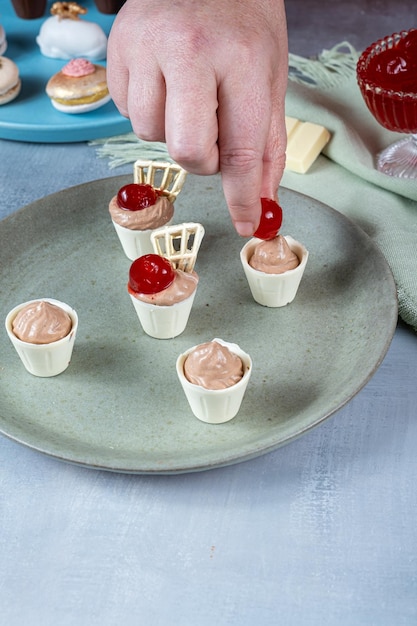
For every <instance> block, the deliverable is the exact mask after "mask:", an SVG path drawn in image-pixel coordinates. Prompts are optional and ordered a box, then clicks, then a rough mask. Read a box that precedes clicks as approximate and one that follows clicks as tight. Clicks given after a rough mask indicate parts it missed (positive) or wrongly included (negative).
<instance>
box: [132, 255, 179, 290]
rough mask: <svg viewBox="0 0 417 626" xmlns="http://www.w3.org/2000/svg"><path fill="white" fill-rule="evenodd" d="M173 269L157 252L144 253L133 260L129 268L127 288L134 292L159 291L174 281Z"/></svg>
mask: <svg viewBox="0 0 417 626" xmlns="http://www.w3.org/2000/svg"><path fill="white" fill-rule="evenodd" d="M174 278H175V270H174V268H173V267H172V265H171V263H170V262H169V261H168V259H165V258H164V257H162V256H159V254H145V255H144V256H141V257H139V258H138V259H136V260H135V261H133V263H132V265H131V266H130V270H129V284H128V289H129V290H130V291H132V292H134V293H145V294H152V293H159V292H160V291H163V290H164V289H166V288H167V287H169V286H170V284H171V283H172V282H174Z"/></svg>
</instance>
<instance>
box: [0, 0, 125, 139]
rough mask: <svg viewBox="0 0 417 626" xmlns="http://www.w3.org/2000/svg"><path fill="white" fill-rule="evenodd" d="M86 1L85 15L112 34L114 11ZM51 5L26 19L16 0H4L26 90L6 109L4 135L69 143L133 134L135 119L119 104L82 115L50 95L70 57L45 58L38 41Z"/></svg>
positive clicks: (4, 20)
mask: <svg viewBox="0 0 417 626" xmlns="http://www.w3.org/2000/svg"><path fill="white" fill-rule="evenodd" d="M80 4H81V5H82V6H84V7H85V8H86V9H87V10H88V13H87V14H86V16H85V19H88V20H89V21H91V22H97V23H98V24H100V26H101V27H102V28H103V30H104V32H105V33H106V34H108V33H109V32H110V28H111V26H112V24H113V20H114V15H104V14H103V13H100V12H99V11H98V10H97V9H96V7H95V4H94V2H92V0H80ZM49 9H50V3H48V5H47V10H46V13H45V16H44V17H42V18H40V19H36V20H23V19H21V18H19V17H17V16H16V14H15V12H14V10H13V7H12V3H11V2H9V1H7V0H3V1H2V3H1V12H0V23H1V24H2V26H3V28H4V30H5V32H6V39H7V43H8V46H7V50H6V52H5V53H4V56H7V57H8V58H9V59H12V60H13V61H14V62H15V63H16V64H17V66H18V67H19V72H20V77H21V79H22V90H21V92H20V94H19V96H18V97H17V98H16V100H13V101H12V102H10V103H8V104H4V105H2V106H1V107H0V138H1V139H12V140H15V141H32V142H39V143H69V142H75V141H89V140H91V139H98V138H99V137H109V136H112V135H119V134H123V133H128V132H131V130H132V127H131V124H130V122H129V120H126V119H125V118H124V117H122V116H121V115H120V114H119V112H118V111H117V109H116V107H115V105H114V104H113V102H109V103H108V104H106V105H105V106H103V107H101V108H100V109H96V110H95V111H91V112H90V113H82V114H76V115H74V114H72V115H71V114H65V113H60V112H59V111H57V110H56V109H54V107H53V106H52V104H51V101H50V99H49V98H48V96H47V95H46V93H45V86H46V83H47V81H48V80H49V78H50V77H51V76H52V74H55V73H56V72H58V71H59V70H60V69H61V68H62V67H63V66H64V65H65V63H66V61H64V60H62V59H49V58H48V57H45V56H43V55H42V54H41V53H40V50H39V46H38V44H37V43H36V39H35V38H36V36H37V34H38V33H39V30H40V27H41V25H42V23H43V22H44V21H45V19H46V18H47V17H49V15H50V13H49ZM103 64H105V62H103Z"/></svg>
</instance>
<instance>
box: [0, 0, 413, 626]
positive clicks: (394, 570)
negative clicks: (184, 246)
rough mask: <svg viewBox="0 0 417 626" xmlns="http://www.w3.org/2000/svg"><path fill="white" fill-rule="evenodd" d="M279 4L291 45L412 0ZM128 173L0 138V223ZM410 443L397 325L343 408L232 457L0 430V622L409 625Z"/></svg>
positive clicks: (399, 13) (88, 151) (331, 34)
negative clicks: (166, 456) (188, 463)
mask: <svg viewBox="0 0 417 626" xmlns="http://www.w3.org/2000/svg"><path fill="white" fill-rule="evenodd" d="M355 7H356V8H355ZM307 8H308V9H309V11H307ZM287 10H288V22H289V29H290V49H291V51H292V52H296V53H298V54H313V53H314V52H317V51H320V50H321V49H322V48H324V47H328V46H331V45H334V44H335V43H337V42H338V41H341V40H342V39H349V40H350V41H352V43H353V44H354V45H356V46H357V47H361V46H364V45H365V44H366V43H368V42H370V41H373V40H374V39H375V38H377V37H378V36H380V35H381V36H382V35H385V34H387V33H388V32H393V31H395V30H396V29H399V28H403V27H408V26H409V25H410V16H411V13H412V11H414V15H415V7H414V0H410V1H408V2H406V1H402V2H398V3H396V2H394V1H393V0H392V1H391V2H382V1H375V2H371V1H370V0H368V1H366V2H361V1H358V2H356V3H355V2H353V3H352V2H343V1H341V2H337V1H336V2H333V3H330V2H320V1H317V2H315V1H312V2H309V1H308V0H305V1H304V2H301V0H298V1H294V2H288V7H287ZM326 10H327V13H326ZM325 15H326V16H327V17H324V16H325ZM130 171H131V167H130V166H126V167H124V168H119V169H118V170H116V171H109V169H108V164H107V162H106V161H105V160H101V159H98V158H97V157H96V154H95V150H94V148H93V147H91V146H88V145H87V144H85V143H76V144H66V145H63V144H56V145H48V144H31V143H21V142H13V141H5V140H0V187H1V194H0V218H4V217H6V216H7V215H9V214H11V213H13V212H14V211H16V210H18V209H19V208H20V207H22V206H24V205H26V204H28V203H30V202H31V201H33V200H35V199H38V198H42V197H43V196H46V195H48V194H50V193H52V192H54V191H58V190H61V189H64V188H66V187H69V186H72V185H76V184H78V183H82V182H86V181H90V180H95V179H99V178H104V177H107V176H109V175H114V174H119V173H129V172H130ZM416 450H417V337H416V335H415V333H413V332H412V331H411V330H410V329H409V328H407V327H405V326H404V325H403V324H401V323H400V324H399V325H398V328H397V330H396V332H395V335H394V338H393V341H392V344H391V346H390V348H389V350H388V353H387V355H386V357H385V359H384V361H383V363H382V365H381V366H380V368H379V369H378V371H377V372H376V374H375V375H374V376H373V378H372V379H371V380H370V381H369V382H368V383H367V385H366V386H365V387H364V388H363V389H362V390H361V391H360V392H359V393H358V394H357V395H356V396H355V397H354V398H353V399H352V400H351V401H350V402H349V403H348V404H347V405H346V406H345V407H344V408H343V409H341V410H340V411H338V412H337V413H336V414H335V415H334V416H333V417H331V418H330V419H329V420H327V421H326V422H324V423H323V424H322V425H321V426H319V427H318V428H316V429H314V430H312V431H310V432H309V433H308V434H306V435H304V436H303V437H301V438H299V439H298V440H296V441H294V442H293V443H291V444H289V445H287V446H285V447H283V448H280V449H279V450H277V451H275V452H272V453H269V454H266V455H264V456H261V457H259V458H257V459H254V460H251V461H246V462H244V463H240V464H236V465H233V466H229V467H225V468H221V469H215V470H211V471H206V472H200V473H192V474H183V475H173V476H147V475H127V474H117V473H111V472H104V471H97V470H92V469H85V468H82V467H77V466H74V465H71V464H67V463H64V462H60V461H57V460H55V459H52V458H50V457H48V456H45V455H43V454H41V453H39V452H36V451H33V450H31V449H29V448H27V447H25V446H23V445H20V444H18V443H16V442H14V441H12V440H9V439H8V438H6V437H0V624H4V625H5V626H52V625H58V626H66V625H73V624H74V625H75V624H77V625H79V626H95V625H97V626H98V625H100V626H116V625H117V626H118V625H121V624H124V625H129V626H130V625H137V624H138V625H139V624H140V625H146V626H159V625H161V626H165V625H167V626H168V625H171V624H172V625H177V624H178V625H184V626H204V625H206V624H213V623H214V624H218V625H219V626H223V625H232V624H233V625H237V626H242V625H252V624H257V625H259V626H260V625H275V624H280V625H281V624H282V625H283V626H309V625H327V624H329V625H331V626H333V625H334V626H347V625H349V626H362V625H363V626H365V625H366V626H370V625H375V626H394V625H395V626H411V625H415V624H417V525H416V519H417V452H416Z"/></svg>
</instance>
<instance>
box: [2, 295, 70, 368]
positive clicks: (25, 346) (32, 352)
mask: <svg viewBox="0 0 417 626" xmlns="http://www.w3.org/2000/svg"><path fill="white" fill-rule="evenodd" d="M39 301H43V302H48V303H50V304H52V305H55V306H56V307H58V308H60V309H62V310H63V311H65V312H66V313H67V314H68V315H69V317H70V318H71V322H72V326H71V329H70V331H69V333H68V334H67V335H66V336H65V337H63V338H62V339H59V340H58V341H52V342H51V343H42V344H38V343H29V342H28V341H22V340H21V339H19V338H18V337H17V336H16V335H15V334H14V332H13V321H14V320H15V318H16V316H17V314H18V313H19V312H20V311H21V310H22V309H23V308H25V307H27V306H28V305H31V304H34V303H37V302H39ZM77 328H78V315H77V313H76V311H75V310H74V309H73V308H72V307H70V306H69V305H68V304H65V303H64V302H60V301H59V300H54V299H53V298H39V299H37V300H29V301H28V302H24V303H23V304H19V305H17V306H15V307H14V308H13V309H12V310H11V311H10V312H9V313H8V315H7V317H6V331H7V334H8V336H9V338H10V341H11V342H12V344H13V346H14V348H15V350H16V352H17V353H18V355H19V357H20V359H21V361H22V363H23V365H24V366H25V368H26V370H27V371H28V372H29V373H30V374H33V375H34V376H40V377H43V378H46V377H49V376H57V375H58V374H61V373H62V372H63V371H64V370H66V369H67V367H68V365H69V364H70V361H71V356H72V351H73V348H74V342H75V337H76V334H77Z"/></svg>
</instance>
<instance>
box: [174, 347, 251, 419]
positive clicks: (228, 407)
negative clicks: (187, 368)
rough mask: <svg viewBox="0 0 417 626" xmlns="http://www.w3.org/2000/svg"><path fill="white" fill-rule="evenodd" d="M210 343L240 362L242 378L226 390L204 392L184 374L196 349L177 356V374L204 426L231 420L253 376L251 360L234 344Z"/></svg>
mask: <svg viewBox="0 0 417 626" xmlns="http://www.w3.org/2000/svg"><path fill="white" fill-rule="evenodd" d="M213 341H215V342H217V343H220V344H221V345H223V346H225V347H226V348H228V349H229V350H230V352H232V353H233V354H236V355H237V356H238V357H239V358H240V359H241V361H242V365H243V376H242V378H241V379H240V380H239V381H238V382H237V383H235V384H234V385H232V386H230V387H227V388H225V389H206V388H205V387H202V386H200V385H196V384H194V383H192V382H190V381H189V380H188V379H187V377H186V376H185V373H184V363H185V361H186V359H187V357H188V356H189V355H190V354H191V353H192V352H193V351H194V350H195V349H196V348H197V347H198V346H193V347H192V348H189V349H188V350H187V351H186V352H184V353H183V354H180V355H179V357H178V358H177V361H176V371H177V375H178V378H179V381H180V383H181V386H182V388H183V390H184V393H185V396H186V398H187V400H188V403H189V405H190V408H191V410H192V412H193V414H194V415H195V417H197V418H198V419H199V420H201V421H202V422H206V423H207V424H223V423H224V422H228V421H230V420H231V419H233V418H234V417H235V416H236V415H237V413H238V411H239V409H240V406H241V404H242V400H243V397H244V395H245V392H246V388H247V386H248V382H249V379H250V376H251V373H252V360H251V358H250V356H249V354H247V353H246V352H244V351H243V350H242V349H241V348H240V347H239V346H238V345H237V344H235V343H229V342H227V341H223V340H222V339H214V340H213Z"/></svg>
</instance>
